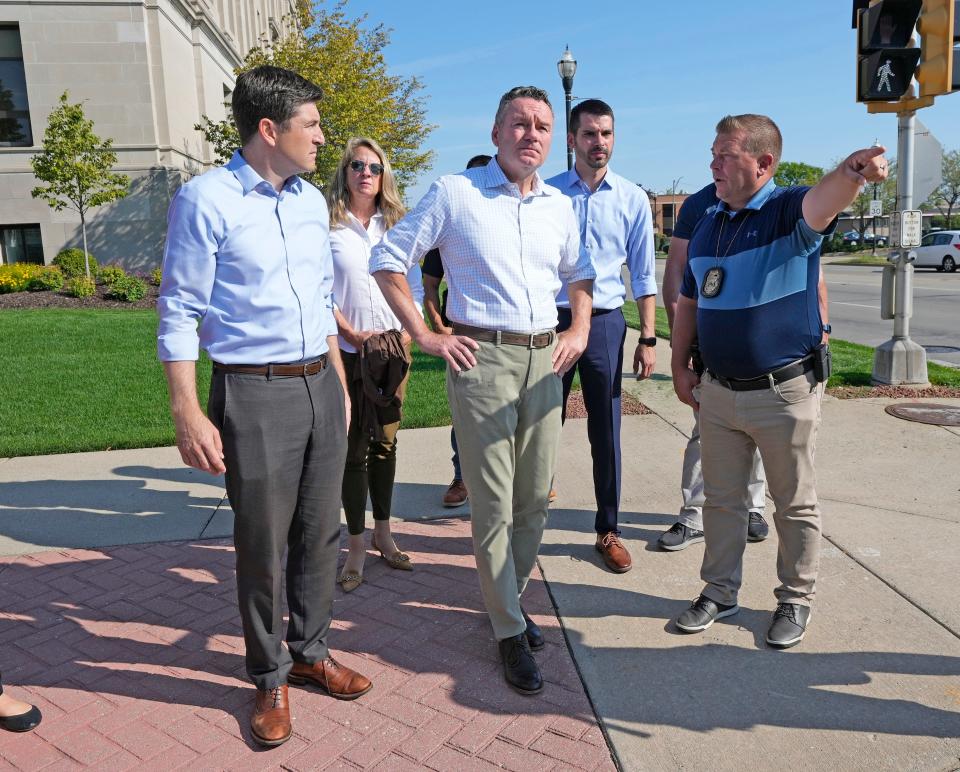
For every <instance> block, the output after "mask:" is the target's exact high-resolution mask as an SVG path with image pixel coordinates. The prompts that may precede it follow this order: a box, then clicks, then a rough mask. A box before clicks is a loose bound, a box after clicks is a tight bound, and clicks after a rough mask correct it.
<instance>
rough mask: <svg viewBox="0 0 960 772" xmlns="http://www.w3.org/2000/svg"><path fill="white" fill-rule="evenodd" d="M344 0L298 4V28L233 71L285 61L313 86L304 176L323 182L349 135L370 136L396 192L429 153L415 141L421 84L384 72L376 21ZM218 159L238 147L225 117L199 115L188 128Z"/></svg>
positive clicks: (423, 134) (381, 31)
mask: <svg viewBox="0 0 960 772" xmlns="http://www.w3.org/2000/svg"><path fill="white" fill-rule="evenodd" d="M345 6H346V2H345V0H341V2H338V3H337V5H335V6H334V7H333V8H332V9H331V10H326V9H323V8H320V9H316V10H312V9H311V8H310V6H309V4H302V5H301V7H300V10H299V17H300V18H299V21H300V24H299V25H298V29H297V30H296V31H295V32H293V33H291V34H290V35H288V36H287V37H285V38H282V39H281V40H279V41H277V42H276V43H274V44H273V45H272V46H271V47H270V48H269V49H262V48H254V49H252V50H251V51H250V53H249V54H247V58H246V59H245V61H244V63H243V65H242V66H241V67H240V68H239V69H238V70H237V74H238V75H239V74H240V73H241V72H244V71H245V70H249V69H252V68H253V67H256V66H258V65H261V64H272V65H275V66H277V67H285V68H287V69H289V70H293V71H294V72H297V73H299V74H300V75H302V76H303V77H305V78H307V79H308V80H311V81H313V82H314V83H317V84H318V85H320V86H321V87H322V88H323V90H324V98H323V101H322V102H321V103H320V105H319V106H320V125H321V126H322V128H323V133H324V136H325V137H326V140H327V142H326V144H325V145H324V146H323V147H322V148H320V149H319V151H318V152H317V170H316V172H313V173H311V174H308V175H304V176H305V177H307V179H309V180H310V181H311V182H312V183H313V184H315V185H317V186H318V187H321V188H322V187H323V186H324V185H325V183H326V182H327V181H328V180H329V179H330V178H331V177H332V176H333V172H334V170H335V169H336V165H337V161H339V160H340V154H341V153H342V152H343V148H344V146H345V145H346V143H347V140H348V139H350V138H351V137H357V136H366V137H372V138H373V139H375V140H376V141H377V142H379V143H380V145H381V146H382V147H383V149H384V152H386V154H387V155H388V156H389V158H390V164H391V166H392V167H393V170H394V173H395V174H396V177H397V185H398V187H399V188H400V189H401V191H402V190H403V189H404V188H406V187H407V186H408V185H410V184H412V183H413V182H414V181H415V180H416V178H417V176H418V175H419V174H420V173H421V172H423V171H426V170H427V169H429V168H430V164H431V162H432V160H433V153H432V151H426V152H424V151H421V150H420V146H421V145H422V143H423V141H424V140H425V139H426V138H427V136H428V135H429V134H430V132H431V131H433V129H434V128H435V127H434V126H432V125H430V124H428V123H427V122H426V107H425V104H424V97H423V95H422V93H421V92H422V90H423V84H422V83H421V82H420V81H419V80H418V79H417V78H403V77H398V76H393V75H390V74H389V73H388V72H387V65H386V61H385V60H384V55H383V51H384V49H385V48H386V46H387V44H388V43H389V42H390V35H389V30H387V29H386V28H385V27H384V26H383V25H382V24H378V25H376V26H375V27H373V28H372V29H365V28H364V24H365V22H366V20H367V16H366V14H364V15H362V16H360V17H358V18H355V19H353V18H348V16H347V14H346V12H345V10H344V9H345ZM195 128H196V129H197V130H198V131H200V132H202V133H203V135H204V137H205V138H206V140H207V141H208V142H210V143H211V145H213V147H214V151H215V152H216V155H217V160H218V161H219V162H221V163H225V162H226V161H228V160H229V159H230V157H231V156H232V155H233V152H234V150H235V149H237V148H238V147H239V146H240V141H239V137H238V136H237V132H236V128H235V127H234V125H233V121H232V120H229V119H228V120H224V121H218V122H214V121H211V120H210V119H209V118H208V117H207V116H204V119H203V122H202V123H199V124H197V125H196V126H195Z"/></svg>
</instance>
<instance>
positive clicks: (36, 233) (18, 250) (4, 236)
mask: <svg viewBox="0 0 960 772" xmlns="http://www.w3.org/2000/svg"><path fill="white" fill-rule="evenodd" d="M0 263H6V264H7V265H13V263H39V264H40V265H43V240H42V239H41V238H40V226H39V225H0Z"/></svg>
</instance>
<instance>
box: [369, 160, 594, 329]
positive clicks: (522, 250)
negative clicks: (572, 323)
mask: <svg viewBox="0 0 960 772" xmlns="http://www.w3.org/2000/svg"><path fill="white" fill-rule="evenodd" d="M433 247H438V248H439V249H440V254H441V256H442V260H443V267H444V272H445V274H446V278H447V284H448V286H449V287H450V294H449V296H448V300H447V316H448V317H449V318H450V320H451V321H454V322H460V323H461V324H468V325H472V326H474V327H482V328H484V329H488V330H500V331H502V332H523V333H528V332H536V331H539V330H545V329H548V328H551V327H556V325H557V307H556V301H555V298H556V294H557V292H558V290H559V289H560V284H561V281H565V282H574V281H580V280H583V279H592V278H593V277H594V275H595V272H594V270H593V266H591V264H590V259H589V257H588V256H587V255H586V254H585V253H583V252H582V251H581V249H580V234H579V229H578V228H577V219H576V216H575V215H574V213H573V208H572V207H571V206H570V200H569V199H568V198H566V197H565V196H562V195H560V193H559V191H557V190H556V189H555V188H551V187H549V186H548V185H544V184H543V181H542V180H541V179H540V177H539V176H535V178H534V183H533V189H532V191H531V192H530V193H529V194H527V195H526V196H521V195H520V188H519V187H518V186H517V185H516V183H513V182H510V181H509V180H508V179H507V177H506V175H504V173H503V170H502V169H501V168H500V165H499V164H498V163H497V160H496V158H494V159H493V160H492V161H490V163H489V164H487V165H486V166H482V167H478V168H474V169H467V170H466V171H464V172H460V173H459V174H451V175H448V176H445V177H441V178H440V179H439V180H437V181H436V182H435V183H433V185H432V186H431V187H430V190H428V191H427V193H426V195H425V196H424V197H423V198H422V199H421V200H420V203H418V204H417V205H416V207H415V208H414V209H413V210H411V211H410V212H409V213H408V214H407V215H406V217H404V218H403V219H402V220H400V222H398V223H397V224H396V225H394V226H393V227H392V228H391V229H390V230H389V231H387V233H386V235H385V236H384V237H383V240H382V241H381V242H380V243H379V244H377V245H376V246H375V247H374V248H373V251H372V253H371V255H370V273H375V272H376V271H392V272H393V273H406V272H407V270H408V268H409V267H410V266H412V265H413V264H414V263H417V262H419V261H420V258H421V257H423V255H424V254H425V253H426V252H427V251H428V250H430V249H432V248H433Z"/></svg>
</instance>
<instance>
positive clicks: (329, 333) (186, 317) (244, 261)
mask: <svg viewBox="0 0 960 772" xmlns="http://www.w3.org/2000/svg"><path fill="white" fill-rule="evenodd" d="M321 96H322V92H321V90H320V88H319V87H317V86H315V85H314V84H312V83H310V82H309V81H307V80H304V79H303V78H301V77H300V76H299V75H296V74H294V73H292V72H290V71H287V70H283V69H280V68H276V67H269V66H262V67H257V68H256V69H253V70H250V71H249V72H246V73H243V74H242V75H240V77H238V78H237V84H236V88H235V89H234V92H233V115H234V119H235V121H236V124H237V129H238V130H239V133H240V139H241V142H242V143H243V148H242V150H240V151H237V152H236V153H234V156H233V158H232V159H231V160H230V162H229V163H228V164H227V165H226V166H223V167H218V168H216V169H213V170H211V171H209V172H207V173H206V174H203V175H201V176H200V177H197V178H195V179H193V180H191V181H190V182H188V183H186V184H185V185H184V186H183V187H182V188H180V190H179V191H178V193H177V195H176V197H175V198H174V200H173V203H172V204H171V207H170V214H169V229H168V232H167V243H166V249H165V252H164V263H163V284H162V286H161V288H160V298H159V301H158V310H159V314H160V327H159V333H158V349H159V356H160V359H161V360H162V361H163V363H164V369H165V371H166V375H167V382H168V385H169V390H170V405H171V410H172V413H173V419H174V423H175V424H176V431H177V446H178V447H179V449H180V455H181V456H182V458H183V460H184V463H186V464H188V465H190V466H192V467H196V468H197V469H201V470H203V471H205V472H211V473H213V474H219V473H222V472H226V485H227V494H228V495H229V498H230V505H231V507H232V508H233V512H234V545H235V548H236V557H237V596H238V600H239V605H240V617H241V621H242V624H243V637H244V643H245V645H246V669H247V674H248V675H249V677H250V679H251V680H252V681H253V683H254V684H255V686H256V689H257V691H256V697H255V702H254V711H253V715H252V717H251V729H252V731H253V736H254V738H255V739H256V740H257V741H258V742H260V743H261V744H264V745H279V744H280V743H283V742H285V741H286V740H287V739H289V737H290V735H291V724H290V708H289V703H288V697H287V681H288V680H289V681H290V682H291V683H296V684H306V683H310V684H313V685H316V686H318V687H320V688H321V689H323V690H325V691H327V692H328V693H329V694H330V695H331V696H333V697H336V698H338V699H353V698H355V697H358V696H360V695H361V694H364V693H366V692H367V691H369V689H370V688H371V684H370V681H369V680H367V679H366V678H365V677H364V676H362V675H360V674H359V673H355V672H354V671H352V670H350V669H349V668H347V667H344V666H343V665H340V664H339V663H337V662H336V660H334V659H333V658H332V657H331V656H330V652H329V650H328V648H327V635H328V632H329V629H330V620H331V614H332V611H333V608H332V606H333V590H334V580H335V575H336V564H337V552H338V545H339V533H340V486H341V480H342V478H343V469H344V459H345V455H346V435H347V416H349V414H350V410H349V402H348V400H347V399H346V397H345V386H344V373H343V366H342V364H341V362H340V357H339V351H338V348H337V325H336V322H335V321H334V317H333V312H332V301H331V287H332V285H333V264H332V260H331V256H330V245H329V225H328V221H329V220H328V214H327V206H326V203H325V202H324V199H323V195H322V194H321V193H320V191H318V190H317V189H316V188H314V187H313V186H312V185H310V184H309V183H308V182H306V181H305V180H303V179H301V178H300V177H299V176H297V175H298V174H301V173H303V172H307V171H311V170H313V169H314V168H315V166H316V153H317V147H319V146H320V145H322V144H323V141H324V139H323V132H322V131H321V129H320V114H319V112H318V110H317V106H316V103H317V101H318V100H320V98H321ZM198 322H199V330H198V328H197V323H198ZM198 332H199V340H198ZM199 348H203V349H204V350H206V352H207V353H208V354H209V355H210V358H211V359H212V360H213V363H214V364H213V379H212V382H211V385H210V399H209V402H208V408H207V415H204V413H203V411H202V410H201V408H200V405H199V402H198V400H197V393H196V386H195V363H196V359H197V357H198V350H199ZM208 416H209V417H208ZM284 550H288V556H287V576H286V591H287V605H288V607H289V612H290V621H289V624H288V626H287V633H286V644H287V645H286V647H285V646H284V645H283V641H282V637H283V621H282V620H283V616H282V603H281V600H280V598H281V591H282V585H281V581H282V565H281V563H282V559H283V553H284Z"/></svg>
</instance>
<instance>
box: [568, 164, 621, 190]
mask: <svg viewBox="0 0 960 772" xmlns="http://www.w3.org/2000/svg"><path fill="white" fill-rule="evenodd" d="M613 182H614V179H613V172H612V171H610V167H609V166H608V167H607V172H606V174H604V175H603V179H602V180H600V184H599V185H597V190H604V189H607V190H613ZM566 185H567V187H568V188H578V189H580V190H583V191H586V192H587V193H596V192H597V191H591V190H590V186H589V185H587V183H585V182H584V181H583V180H582V179H581V178H580V173H579V172H578V171H577V165H576V164H574V165H573V166H572V167H571V169H570V171H568V172H567V180H566Z"/></svg>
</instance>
